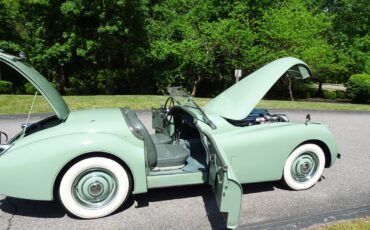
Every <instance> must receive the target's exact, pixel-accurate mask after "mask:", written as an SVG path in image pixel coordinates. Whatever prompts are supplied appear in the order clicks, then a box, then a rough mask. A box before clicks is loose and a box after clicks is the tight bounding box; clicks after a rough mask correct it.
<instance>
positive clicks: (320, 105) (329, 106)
mask: <svg viewBox="0 0 370 230" xmlns="http://www.w3.org/2000/svg"><path fill="white" fill-rule="evenodd" d="M32 98H33V96H31V95H0V114H22V113H28V111H29V107H30V105H31V103H32ZM166 98H167V96H151V95H123V96H122V95H118V96H65V97H64V99H65V101H66V103H67V104H68V106H69V108H70V110H72V111H73V110H77V109H88V108H101V107H126V106H127V107H130V108H132V109H150V108H152V107H158V106H159V105H160V104H163V103H164V102H165V100H166ZM195 100H196V101H197V103H198V104H199V105H201V106H202V105H205V104H206V103H207V102H208V101H209V99H206V98H196V99H195ZM257 107H260V108H267V109H310V110H316V109H319V110H360V111H370V105H360V104H351V103H327V102H302V101H301V102H290V101H275V100H263V101H261V102H260V103H259V104H258V106H257ZM33 112H34V113H45V112H51V108H50V107H49V105H48V103H47V102H46V101H45V99H44V98H43V97H41V96H38V97H37V98H36V102H35V106H34V109H33Z"/></svg>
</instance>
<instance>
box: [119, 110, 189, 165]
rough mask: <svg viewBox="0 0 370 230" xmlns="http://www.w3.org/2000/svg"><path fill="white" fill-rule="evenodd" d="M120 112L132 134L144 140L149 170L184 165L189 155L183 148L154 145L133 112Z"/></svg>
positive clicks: (171, 145) (170, 145) (166, 144)
mask: <svg viewBox="0 0 370 230" xmlns="http://www.w3.org/2000/svg"><path fill="white" fill-rule="evenodd" d="M121 111H122V114H123V116H124V118H125V120H126V123H127V125H128V127H129V128H130V129H131V131H132V132H133V134H134V135H135V136H137V137H138V138H140V139H142V140H144V147H145V152H146V155H147V161H148V165H149V167H150V168H151V169H153V168H168V169H174V168H180V167H182V166H183V165H185V163H186V160H187V158H188V157H189V155H190V152H189V151H186V150H185V149H184V148H183V147H181V146H178V145H174V144H168V143H155V142H154V141H153V139H154V138H152V136H151V135H150V134H149V132H148V130H147V129H146V128H145V126H144V125H143V123H142V122H141V121H140V120H139V119H138V118H137V115H136V113H135V112H134V111H132V110H130V109H128V108H123V109H122V110H121Z"/></svg>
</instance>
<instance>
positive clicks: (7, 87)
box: [0, 80, 13, 94]
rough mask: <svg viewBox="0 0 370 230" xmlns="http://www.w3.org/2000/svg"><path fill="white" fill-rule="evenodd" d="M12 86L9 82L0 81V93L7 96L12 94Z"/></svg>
mask: <svg viewBox="0 0 370 230" xmlns="http://www.w3.org/2000/svg"><path fill="white" fill-rule="evenodd" d="M12 87H13V84H12V83H11V82H10V81H1V80H0V93H1V94H9V93H11V92H12Z"/></svg>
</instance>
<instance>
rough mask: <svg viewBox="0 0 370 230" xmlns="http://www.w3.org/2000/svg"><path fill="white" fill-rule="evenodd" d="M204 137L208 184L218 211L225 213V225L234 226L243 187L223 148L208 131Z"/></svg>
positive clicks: (237, 216) (238, 215)
mask: <svg viewBox="0 0 370 230" xmlns="http://www.w3.org/2000/svg"><path fill="white" fill-rule="evenodd" d="M204 139H205V142H206V150H207V151H208V153H209V154H210V158H211V160H210V165H209V179H208V184H210V185H211V186H212V191H213V193H214V195H215V198H216V201H217V204H218V207H219V209H220V211H221V212H223V213H225V214H226V225H227V227H228V228H232V229H233V228H236V227H237V226H238V223H239V217H240V208H241V201H242V195H243V188H242V186H241V185H240V182H239V181H238V178H237V177H236V175H235V173H234V169H233V167H231V164H230V162H229V159H228V158H227V157H226V154H225V153H224V152H223V150H222V149H219V148H218V147H217V145H215V141H214V139H213V138H212V137H211V136H210V135H209V133H206V135H205V137H204Z"/></svg>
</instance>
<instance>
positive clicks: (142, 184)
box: [0, 54, 338, 228]
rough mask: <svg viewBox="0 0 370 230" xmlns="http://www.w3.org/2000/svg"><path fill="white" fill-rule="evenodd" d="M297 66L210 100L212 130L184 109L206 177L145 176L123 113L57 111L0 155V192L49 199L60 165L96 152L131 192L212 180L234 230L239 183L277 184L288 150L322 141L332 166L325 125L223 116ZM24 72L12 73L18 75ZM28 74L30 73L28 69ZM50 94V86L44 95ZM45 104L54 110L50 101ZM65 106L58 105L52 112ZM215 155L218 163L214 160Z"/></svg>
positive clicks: (281, 67) (244, 111)
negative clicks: (250, 122) (117, 168)
mask: <svg viewBox="0 0 370 230" xmlns="http://www.w3.org/2000/svg"><path fill="white" fill-rule="evenodd" d="M11 58H15V57H11V56H4V55H3V54H2V58H1V61H4V60H5V61H6V60H8V59H11ZM12 60H13V59H12ZM14 63H16V64H14ZM8 64H9V63H8ZM10 64H11V65H15V66H18V64H19V65H21V67H22V68H23V67H24V66H25V65H24V64H22V63H21V62H19V63H18V61H16V60H13V61H12V62H11V63H10ZM296 65H299V66H300V67H305V68H307V69H303V70H306V72H305V71H301V73H302V75H303V76H306V75H307V74H308V73H309V69H308V67H306V65H305V64H304V63H303V62H301V61H299V60H298V59H294V58H285V59H280V60H278V61H276V62H273V63H272V64H269V65H267V67H263V68H261V69H260V70H258V71H257V73H253V74H252V75H250V76H249V77H248V78H246V79H244V80H243V81H241V83H238V84H236V85H235V86H233V87H231V88H230V89H228V90H227V91H225V93H223V94H221V95H220V96H218V97H217V98H216V99H215V100H213V101H212V102H210V104H209V105H207V106H206V110H205V112H206V113H207V116H208V117H209V118H210V119H211V120H212V121H213V123H214V124H215V125H216V127H217V128H216V129H212V128H211V127H210V126H209V125H208V124H206V123H205V122H204V121H203V120H202V114H201V113H200V111H198V110H196V109H193V108H190V107H182V109H184V110H185V111H188V112H189V113H190V114H191V115H192V116H194V117H196V118H197V119H198V122H197V124H196V125H197V127H198V129H199V130H200V131H201V135H202V137H204V136H203V135H204V134H206V135H207V136H208V138H206V139H209V140H210V141H211V142H212V143H213V145H214V146H215V149H216V151H215V152H214V153H213V155H214V157H213V158H211V163H210V165H209V168H210V171H209V172H200V171H199V172H193V173H186V172H181V173H179V170H177V171H176V170H175V171H176V173H171V171H168V174H166V175H163V174H161V175H149V174H150V172H149V168H148V167H146V163H145V162H146V160H145V159H146V157H145V150H144V143H143V141H142V140H139V139H138V138H136V137H135V136H134V135H133V134H132V133H131V131H130V130H129V128H128V126H127V124H126V123H125V120H124V118H123V116H122V113H121V111H120V109H96V110H81V111H76V112H71V113H70V114H69V115H68V113H69V111H68V108H67V109H66V110H64V112H63V109H62V112H61V113H59V115H58V116H59V117H60V118H66V117H67V115H68V117H67V118H66V119H64V120H62V122H61V123H60V124H59V125H57V126H55V127H51V128H48V129H44V130H42V131H39V132H36V133H34V134H31V135H28V136H27V135H26V136H24V137H23V136H22V135H21V134H19V135H18V136H16V138H14V139H13V140H11V141H10V143H11V144H13V146H12V148H10V149H9V150H8V151H6V152H5V153H3V154H1V155H0V184H1V185H2V186H1V187H0V193H1V194H2V195H8V196H12V197H19V198H26V199H35V200H52V199H54V197H53V188H54V184H55V181H56V178H57V176H58V174H59V173H60V172H61V170H62V168H63V167H65V166H66V165H67V164H68V162H70V161H71V160H73V159H75V158H76V157H78V156H81V155H84V154H87V153H92V152H94V153H96V152H100V153H102V154H103V155H104V154H111V155H114V156H117V157H118V158H120V159H121V160H122V161H123V162H124V163H125V164H126V165H127V166H128V168H129V170H130V172H131V173H132V175H133V182H134V188H133V193H134V194H135V193H143V192H146V191H147V189H148V188H159V187H168V186H178V185H190V184H202V183H209V184H210V185H212V188H213V191H214V192H215V196H216V200H217V202H218V204H219V207H220V211H221V212H225V213H227V226H228V227H229V228H234V227H236V226H237V224H238V220H239V215H240V205H241V199H242V192H243V191H242V187H241V185H240V183H251V182H262V181H270V180H278V179H280V178H281V176H282V172H283V167H284V163H285V161H286V159H287V158H288V156H289V155H290V153H291V152H292V151H293V150H294V149H295V148H296V147H297V146H299V145H301V144H302V143H303V142H306V141H311V142H312V141H320V142H322V143H323V144H325V145H326V146H327V147H328V148H329V151H330V154H331V162H330V165H332V164H333V163H334V161H335V159H336V157H337V153H338V149H337V145H336V143H335V139H334V137H333V135H332V134H331V132H330V130H329V129H328V127H327V126H325V125H321V124H313V123H308V124H294V123H268V124H261V125H254V126H249V127H235V126H233V125H231V124H230V123H228V122H227V121H226V120H225V119H224V118H222V117H221V116H224V117H228V118H232V119H241V118H244V117H246V116H247V115H248V114H249V112H250V110H251V109H252V108H253V107H254V106H255V104H256V103H257V102H258V101H259V99H258V98H261V97H262V96H263V95H262V93H263V94H264V93H265V92H266V91H267V90H268V89H269V88H270V87H271V85H272V84H273V83H274V82H275V81H276V80H277V79H278V78H279V77H280V76H281V75H282V74H283V73H284V72H285V71H286V70H287V69H289V68H291V67H292V66H296ZM26 67H27V66H26ZM13 68H14V66H13ZM17 68H18V67H17ZM22 68H18V69H17V70H18V71H22ZM24 68H25V67H24ZM32 70H33V69H32ZM21 73H22V72H21ZM29 73H30V74H31V75H32V74H34V73H33V72H32V71H30V72H29ZM36 73H37V72H36ZM22 74H24V73H22ZM37 74H38V73H37ZM37 74H35V76H36V77H35V76H33V77H26V78H27V79H28V80H30V81H35V79H39V78H38V77H37V76H38V75H37ZM265 74H270V75H273V76H272V77H271V76H269V75H265ZM258 76H259V77H258ZM261 76H262V77H261ZM40 79H41V80H40ZM40 79H39V80H36V81H35V82H36V83H37V84H35V86H36V87H37V86H45V87H46V88H49V86H48V85H47V84H44V82H43V81H46V80H45V79H44V78H40ZM248 79H250V80H248ZM37 81H40V82H37ZM265 81H267V83H266V82H265ZM270 81H271V82H270ZM35 82H33V83H35ZM248 82H249V83H248ZM247 84H248V85H247ZM249 84H251V85H252V86H249ZM256 84H261V86H259V85H256ZM249 87H252V88H249ZM251 89H252V90H251ZM262 89H263V90H262ZM52 90H54V89H53V88H52V89H47V90H44V92H46V91H52ZM40 91H42V90H40ZM262 91H264V92H262ZM42 92H43V91H42ZM55 92H56V91H55ZM44 95H45V96H46V97H48V95H49V98H47V99H49V100H52V99H53V98H52V97H53V96H50V94H49V93H48V92H46V93H44ZM51 95H53V93H52V94H51ZM55 97H56V101H58V100H62V99H61V98H60V99H58V97H60V96H59V95H58V96H55ZM234 98H237V100H234ZM257 99H258V100H257ZM240 101H243V105H242V106H240V105H239V103H240ZM244 101H245V104H244ZM59 102H60V101H59ZM236 102H238V103H236ZM50 103H51V104H52V105H53V102H52V101H51V102H50ZM63 103H64V101H63ZM63 103H57V105H56V107H58V106H59V105H61V104H63ZM223 103H225V104H224V105H223ZM62 107H63V106H62ZM57 111H59V110H58V109H57ZM234 112H235V114H233V113H234ZM63 114H64V115H65V116H63ZM302 120H304V117H302ZM279 137H284V138H279ZM207 151H208V150H207ZM208 152H209V154H210V151H208ZM216 158H217V159H218V160H219V162H216V161H215V159H216ZM219 167H221V168H219ZM220 169H221V170H220ZM175 171H174V172H175Z"/></svg>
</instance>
